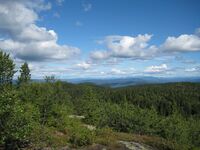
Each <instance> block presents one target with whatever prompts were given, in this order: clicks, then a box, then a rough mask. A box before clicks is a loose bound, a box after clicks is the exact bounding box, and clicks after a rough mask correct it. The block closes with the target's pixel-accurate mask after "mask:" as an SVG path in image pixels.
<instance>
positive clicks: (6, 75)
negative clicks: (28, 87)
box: [0, 50, 15, 85]
mask: <svg viewBox="0 0 200 150" xmlns="http://www.w3.org/2000/svg"><path fill="white" fill-rule="evenodd" d="M14 68H15V64H14V63H13V60H12V59H11V58H10V55H9V54H6V53H4V52H3V51H1V50H0V85H5V84H11V83H12V79H13V75H14V74H15V70H14Z"/></svg>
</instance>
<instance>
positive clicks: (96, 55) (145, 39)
mask: <svg viewBox="0 0 200 150" xmlns="http://www.w3.org/2000/svg"><path fill="white" fill-rule="evenodd" d="M199 30H200V29H198V30H197V31H196V33H195V34H190V35H188V34H182V35H180V36H178V37H173V36H170V37H168V38H167V39H166V40H165V42H164V43H163V44H161V45H149V41H150V40H151V38H152V35H150V34H144V35H140V34H139V35H137V36H135V37H132V36H119V35H112V36H107V37H105V39H104V40H101V41H98V43H99V44H104V45H105V46H106V50H95V51H92V52H91V54H90V57H91V58H92V59H94V60H104V59H110V58H132V59H141V60H144V59H152V58H155V57H160V56H170V55H172V54H174V52H176V53H181V52H196V51H200V36H199V34H198V33H199Z"/></svg>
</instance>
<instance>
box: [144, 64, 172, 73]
mask: <svg viewBox="0 0 200 150" xmlns="http://www.w3.org/2000/svg"><path fill="white" fill-rule="evenodd" d="M167 70H168V67H167V65H166V64H161V65H159V66H149V67H147V68H146V69H145V70H144V72H145V73H163V72H166V71H167Z"/></svg>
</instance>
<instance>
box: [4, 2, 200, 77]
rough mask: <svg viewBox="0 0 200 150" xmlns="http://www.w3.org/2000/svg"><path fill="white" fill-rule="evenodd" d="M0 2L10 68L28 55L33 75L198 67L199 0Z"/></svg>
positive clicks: (184, 72) (186, 71) (153, 72)
mask: <svg viewBox="0 0 200 150" xmlns="http://www.w3.org/2000/svg"><path fill="white" fill-rule="evenodd" d="M0 8H1V10H0V19H1V20H2V21H1V23H0V48H1V49H2V50H4V51H6V52H8V53H10V54H11V56H12V57H13V58H14V59H15V63H16V64H17V68H19V66H20V65H21V64H22V63H23V62H24V61H27V62H28V63H29V66H30V68H31V71H32V77H33V78H43V76H45V75H55V76H56V77H57V78H86V77H92V78H107V77H134V76H163V77H174V76H176V77H177V76H199V74H200V59H199V58H200V17H199V16H200V15H199V14H200V1H199V0H167V1H163V0H113V1H112V0H49V1H48V0H38V1H35V2H34V1H31V0H27V1H25V0H16V1H15V2H13V1H12V0H8V1H3V0H0ZM10 10H12V12H11V11H10ZM12 18H14V19H12Z"/></svg>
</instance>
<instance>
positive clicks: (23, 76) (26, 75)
mask: <svg viewBox="0 0 200 150" xmlns="http://www.w3.org/2000/svg"><path fill="white" fill-rule="evenodd" d="M30 80H31V74H30V69H29V67H28V63H26V62H25V63H24V64H23V65H22V66H21V68H20V76H19V77H18V84H24V83H28V82H30Z"/></svg>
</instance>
